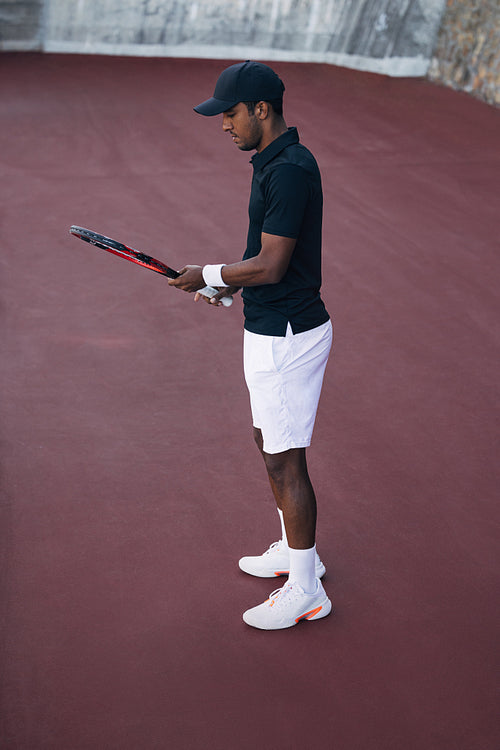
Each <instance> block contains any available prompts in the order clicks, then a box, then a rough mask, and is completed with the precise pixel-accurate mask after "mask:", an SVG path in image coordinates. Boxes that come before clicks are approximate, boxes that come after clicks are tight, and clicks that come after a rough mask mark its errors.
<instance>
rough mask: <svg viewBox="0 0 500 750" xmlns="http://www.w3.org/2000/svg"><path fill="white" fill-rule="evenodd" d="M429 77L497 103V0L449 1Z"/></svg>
mask: <svg viewBox="0 0 500 750" xmlns="http://www.w3.org/2000/svg"><path fill="white" fill-rule="evenodd" d="M429 77H430V78H431V80H434V81H437V82H440V83H444V84H446V85H448V86H452V87H453V88H455V89H461V90H463V91H468V92H470V93H472V94H474V95H475V96H478V97H480V98H481V99H484V100H485V101H487V102H490V103H491V104H496V105H500V3H499V0H467V2H464V1H463V0H448V2H447V8H446V12H445V14H444V16H443V21H442V26H441V31H440V33H439V37H438V41H437V45H436V49H435V51H434V55H433V58H432V61H431V65H430V68H429Z"/></svg>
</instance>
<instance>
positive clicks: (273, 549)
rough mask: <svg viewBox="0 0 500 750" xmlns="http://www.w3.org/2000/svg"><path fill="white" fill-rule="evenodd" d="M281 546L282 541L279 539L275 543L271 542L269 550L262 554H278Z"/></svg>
mask: <svg viewBox="0 0 500 750" xmlns="http://www.w3.org/2000/svg"><path fill="white" fill-rule="evenodd" d="M282 544H283V539H279V540H278V541H277V542H273V543H272V544H271V545H270V547H269V549H266V551H265V552H264V554H265V555H270V554H271V553H272V552H279V550H280V549H281V545H282Z"/></svg>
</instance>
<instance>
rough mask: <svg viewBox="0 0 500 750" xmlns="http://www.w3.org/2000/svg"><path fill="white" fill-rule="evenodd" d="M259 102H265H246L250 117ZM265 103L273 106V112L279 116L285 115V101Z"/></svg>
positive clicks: (268, 101)
mask: <svg viewBox="0 0 500 750" xmlns="http://www.w3.org/2000/svg"><path fill="white" fill-rule="evenodd" d="M259 101H263V100H262V99H259V100H258V101H256V102H245V104H246V105H247V109H248V114H249V115H251V114H252V113H253V111H254V109H255V107H256V106H257V104H258V103H259ZM264 101H266V103H267V104H270V105H271V107H272V108H273V110H274V111H275V112H276V114H277V115H280V116H281V115H282V114H283V99H265V100H264Z"/></svg>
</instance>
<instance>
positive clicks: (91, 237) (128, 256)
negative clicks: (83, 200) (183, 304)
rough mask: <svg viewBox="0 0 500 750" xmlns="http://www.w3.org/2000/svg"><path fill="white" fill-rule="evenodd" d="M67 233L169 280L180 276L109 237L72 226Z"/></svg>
mask: <svg viewBox="0 0 500 750" xmlns="http://www.w3.org/2000/svg"><path fill="white" fill-rule="evenodd" d="M69 231H70V234H72V235H74V236H75V237H79V238H80V239H81V240H83V241H84V242H88V243H90V244H91V245H94V246H95V247H100V248H101V249H102V250H107V251H108V253H113V255H117V256H118V257H119V258H125V260H130V261H131V262H132V263H137V265H138V266H142V267H143V268H149V270H150V271H156V273H161V274H162V276H168V278H169V279H176V278H177V277H178V276H180V273H178V271H174V269H173V268H170V267H169V266H167V265H165V263H162V262H161V260H156V258H152V257H151V256H150V255H146V254H145V253H141V252H139V251H138V250H134V249H133V248H131V247H127V245H124V244H123V243H121V242H117V240H112V239H111V238H110V237H105V236H104V235H103V234H98V233H97V232H92V231H91V230H90V229H84V228H83V227H76V226H72V227H71V229H70V230H69ZM198 292H199V294H202V295H203V296H204V297H213V296H214V295H215V294H218V293H219V290H218V289H214V287H212V286H205V287H203V289H199V290H198ZM221 302H222V304H223V305H224V307H229V306H230V305H231V304H232V302H233V298H232V297H229V296H228V297H223V298H222V299H221Z"/></svg>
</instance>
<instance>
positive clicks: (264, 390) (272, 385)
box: [243, 320, 333, 453]
mask: <svg viewBox="0 0 500 750" xmlns="http://www.w3.org/2000/svg"><path fill="white" fill-rule="evenodd" d="M332 337H333V331H332V324H331V322H330V321H329V320H328V321H327V322H326V323H323V325H321V326H318V327H317V328H313V329H312V330H310V331H305V332H304V333H297V334H295V336H294V335H293V333H292V329H291V327H290V324H288V327H287V332H286V336H262V335H261V334H258V333H251V332H250V331H246V330H245V332H244V345H243V362H244V371H245V380H246V384H247V387H248V390H249V393H250V406H251V409H252V419H253V425H254V427H257V428H258V429H260V430H261V432H262V437H263V439H264V451H265V452H266V453H282V452H283V451H287V450H290V449H291V448H306V447H307V446H308V445H310V443H311V438H312V433H313V428H314V422H315V419H316V412H317V409H318V403H319V397H320V393H321V386H322V384H323V375H324V373H325V367H326V363H327V360H328V355H329V353H330V349H331V346H332Z"/></svg>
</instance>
